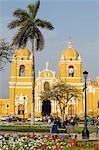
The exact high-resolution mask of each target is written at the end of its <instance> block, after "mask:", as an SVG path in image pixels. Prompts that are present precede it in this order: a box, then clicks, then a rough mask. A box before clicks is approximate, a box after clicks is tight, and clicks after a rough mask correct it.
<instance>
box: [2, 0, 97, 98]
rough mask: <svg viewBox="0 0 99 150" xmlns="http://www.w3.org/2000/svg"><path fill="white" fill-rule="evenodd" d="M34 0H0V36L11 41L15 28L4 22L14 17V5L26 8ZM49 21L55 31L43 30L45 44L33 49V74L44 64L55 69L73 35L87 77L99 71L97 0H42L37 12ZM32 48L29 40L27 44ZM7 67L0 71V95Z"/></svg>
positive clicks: (6, 77)
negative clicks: (34, 52) (42, 46)
mask: <svg viewBox="0 0 99 150" xmlns="http://www.w3.org/2000/svg"><path fill="white" fill-rule="evenodd" d="M32 2H35V0H0V38H4V39H6V40H7V41H11V39H12V37H13V35H14V34H15V33H16V30H9V29H8V28H7V24H8V23H9V22H10V21H11V20H12V19H13V15H12V14H13V11H14V10H15V9H16V8H22V9H26V7H27V5H28V4H30V3H32ZM37 17H39V18H41V19H46V20H48V21H51V22H52V24H53V25H54V27H55V30H54V31H47V30H46V31H44V30H42V32H43V34H44V38H45V48H44V50H43V51H42V52H36V54H35V56H36V75H37V73H38V71H39V70H42V69H44V68H45V63H46V61H48V62H49V68H50V69H52V70H53V71H55V72H56V75H57V72H58V63H59V59H60V54H61V53H62V51H63V50H64V49H65V48H66V47H67V41H68V38H69V37H72V41H73V47H74V48H76V49H77V50H78V52H79V53H80V55H81V58H82V61H83V70H85V69H86V70H88V72H89V78H91V79H92V80H95V78H96V77H97V76H98V75H99V1H98V0H41V5H40V9H39V13H38V16H37ZM27 47H28V48H29V49H31V46H30V44H28V46H27ZM9 80H10V67H9V65H7V66H6V68H5V71H4V72H0V98H2V97H4V98H6V97H8V90H6V91H4V90H3V89H5V88H7V89H8V81H9Z"/></svg>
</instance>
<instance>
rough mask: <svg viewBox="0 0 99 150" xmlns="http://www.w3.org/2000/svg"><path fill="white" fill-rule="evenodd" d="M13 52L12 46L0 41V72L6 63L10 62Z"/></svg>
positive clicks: (2, 40)
mask: <svg viewBox="0 0 99 150" xmlns="http://www.w3.org/2000/svg"><path fill="white" fill-rule="evenodd" d="M13 53H14V50H13V46H12V45H11V44H10V43H8V42H5V40H4V39H1V40H0V71H1V70H3V69H4V67H5V65H6V63H7V62H11V58H12V56H13Z"/></svg>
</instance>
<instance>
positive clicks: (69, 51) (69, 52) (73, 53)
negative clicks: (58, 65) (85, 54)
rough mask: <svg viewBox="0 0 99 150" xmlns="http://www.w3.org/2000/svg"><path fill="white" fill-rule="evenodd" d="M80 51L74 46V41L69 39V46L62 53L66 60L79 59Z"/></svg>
mask: <svg viewBox="0 0 99 150" xmlns="http://www.w3.org/2000/svg"><path fill="white" fill-rule="evenodd" d="M78 58H79V53H78V51H77V50H76V49H75V48H73V47H72V41H68V47H67V48H66V49H65V50H64V51H63V53H62V59H64V60H78Z"/></svg>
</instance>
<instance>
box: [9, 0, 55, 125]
mask: <svg viewBox="0 0 99 150" xmlns="http://www.w3.org/2000/svg"><path fill="white" fill-rule="evenodd" d="M39 6H40V0H37V1H36V2H35V4H29V5H28V6H27V10H23V9H16V10H15V11H14V13H13V15H14V16H15V17H16V20H13V21H12V22H10V23H9V24H8V28H9V29H14V28H18V32H17V34H16V35H15V36H14V38H13V40H12V45H17V46H18V47H25V46H26V44H27V42H28V41H30V42H31V46H32V54H33V58H32V59H33V65H32V77H33V82H32V111H31V116H32V118H33V119H32V122H31V123H34V106H35V57H34V56H35V55H34V53H35V50H42V49H43V48H44V37H43V34H42V33H41V31H40V28H44V29H48V30H53V29H54V27H53V25H52V24H51V23H50V22H48V21H46V20H41V19H39V18H36V16H37V13H38V10H39Z"/></svg>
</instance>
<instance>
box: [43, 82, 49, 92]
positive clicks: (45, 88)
mask: <svg viewBox="0 0 99 150" xmlns="http://www.w3.org/2000/svg"><path fill="white" fill-rule="evenodd" d="M48 90H49V83H48V82H45V83H44V91H48Z"/></svg>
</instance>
